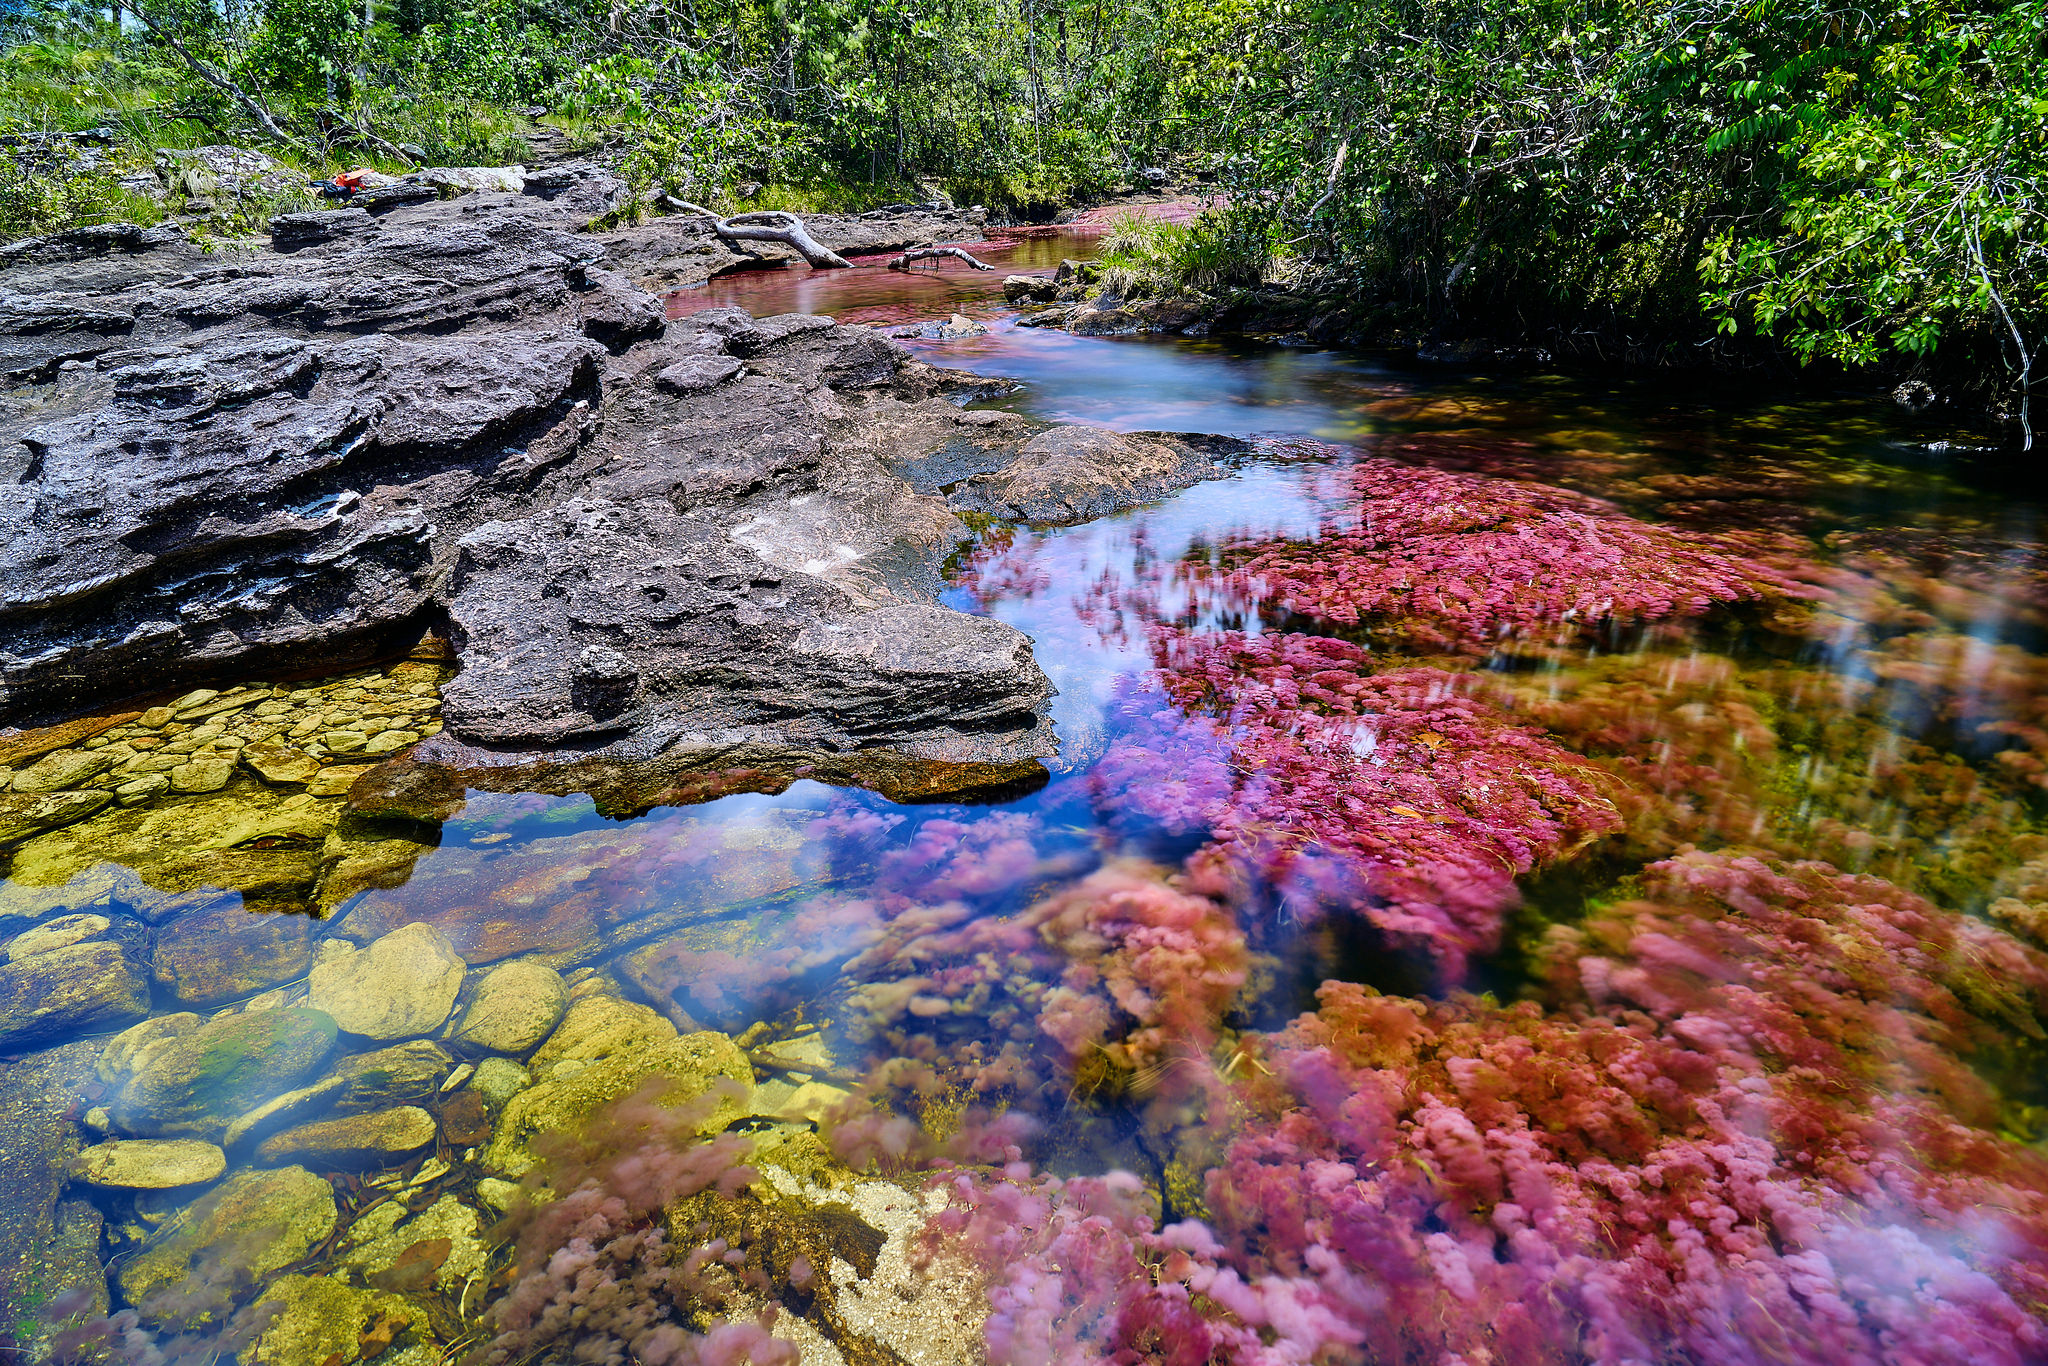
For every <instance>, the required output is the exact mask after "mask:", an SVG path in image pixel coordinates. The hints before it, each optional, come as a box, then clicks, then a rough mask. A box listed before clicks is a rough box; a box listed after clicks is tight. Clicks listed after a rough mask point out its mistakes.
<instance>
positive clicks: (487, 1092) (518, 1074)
mask: <svg viewBox="0 0 2048 1366" xmlns="http://www.w3.org/2000/svg"><path fill="white" fill-rule="evenodd" d="M531 1085H533V1077H532V1076H531V1075H530V1074H529V1073H528V1072H527V1070H526V1069H525V1068H523V1067H521V1066H520V1065H519V1064H518V1063H516V1062H514V1061H512V1060H511V1059H510V1058H485V1059H484V1060H483V1061H482V1062H480V1063H478V1064H477V1065H476V1075H474V1076H472V1077H471V1078H470V1079H469V1089H470V1090H472V1091H474V1092H476V1094H478V1095H479V1096H482V1097H483V1100H484V1104H485V1105H486V1106H488V1107H489V1108H490V1109H492V1110H501V1109H503V1108H504V1107H505V1103H506V1102H507V1101H509V1100H511V1099H512V1097H514V1096H516V1095H518V1094H519V1093H520V1092H521V1091H524V1090H525V1089H526V1088H527V1087H529V1086H531Z"/></svg>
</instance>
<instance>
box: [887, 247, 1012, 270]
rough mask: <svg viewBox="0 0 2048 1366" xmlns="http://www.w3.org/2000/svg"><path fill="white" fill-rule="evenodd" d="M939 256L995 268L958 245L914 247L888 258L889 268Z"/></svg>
mask: <svg viewBox="0 0 2048 1366" xmlns="http://www.w3.org/2000/svg"><path fill="white" fill-rule="evenodd" d="M941 256H954V257H958V258H959V259H960V260H962V261H965V262H966V263H967V264H968V265H970V266H973V267H974V268H975V269H976V270H994V269H995V267H994V266H992V265H989V264H987V263H986V262H983V261H977V260H975V259H974V257H972V256H970V255H969V254H968V253H967V252H965V251H962V250H961V249H960V248H959V247H917V248H914V249H913V250H910V251H906V252H904V253H903V254H902V255H901V256H893V257H891V258H890V259H889V269H891V270H909V269H910V263H911V262H912V261H932V260H937V259H938V258H939V257H941Z"/></svg>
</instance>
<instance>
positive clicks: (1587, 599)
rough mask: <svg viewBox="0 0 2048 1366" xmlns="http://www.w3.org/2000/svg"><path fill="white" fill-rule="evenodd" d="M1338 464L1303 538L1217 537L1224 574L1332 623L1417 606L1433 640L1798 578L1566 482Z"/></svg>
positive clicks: (1545, 624)
mask: <svg viewBox="0 0 2048 1366" xmlns="http://www.w3.org/2000/svg"><path fill="white" fill-rule="evenodd" d="M1348 477H1349V482H1350V491H1351V494H1352V497H1351V499H1350V500H1349V504H1348V506H1346V508H1345V510H1344V512H1343V514H1342V516H1341V517H1340V518H1339V519H1337V520H1335V521H1334V522H1333V523H1331V524H1329V525H1326V526H1325V527H1324V529H1323V532H1322V534H1321V535H1319V536H1318V537H1316V538H1315V539H1314V540H1313V541H1311V542H1306V543H1301V542H1279V543H1269V544H1257V543H1251V544H1226V546H1225V547H1224V559H1225V563H1226V564H1227V565H1228V566H1229V569H1228V580H1229V582H1230V583H1231V584H1232V586H1234V587H1237V588H1239V589H1241V590H1243V591H1245V592H1247V593H1249V594H1251V595H1253V596H1255V597H1257V598H1260V599H1263V600H1266V601H1270V602H1273V603H1276V604H1277V605H1279V606H1280V607H1282V608H1284V609H1286V610H1288V611H1292V612H1297V613H1300V614H1302V615H1305V616H1312V617H1316V618H1319V619H1321V620H1323V621H1326V622H1332V623H1337V624H1340V625H1344V624H1355V623H1357V622H1360V621H1362V620H1365V619H1367V618H1370V617H1373V616H1379V615H1389V616H1400V617H1404V618H1410V619H1419V620H1420V621H1423V622H1427V623H1429V624H1430V625H1431V626H1432V627H1433V628H1434V630H1433V631H1432V634H1434V635H1436V636H1437V637H1438V640H1437V642H1436V643H1437V644H1438V645H1439V648H1448V647H1450V646H1452V645H1454V644H1466V645H1475V644H1476V645H1480V646H1484V645H1485V644H1486V643H1488V642H1490V641H1492V640H1494V639H1496V638H1498V637H1499V636H1501V635H1503V634H1505V633H1507V632H1509V631H1512V630H1529V629H1531V628H1543V629H1545V630H1547V631H1550V632H1560V631H1561V632H1565V633H1570V632H1571V631H1572V630H1573V629H1574V628H1575V627H1576V626H1580V625H1593V624H1596V623H1599V622H1602V621H1607V620H1612V619H1621V620H1654V619H1658V618H1663V617H1669V616H1674V615H1680V614H1690V615H1697V614H1699V613H1702V612H1705V611H1707V610H1709V609H1710V608H1712V607H1714V606H1716V605H1717V604H1721V603H1728V602H1735V601H1740V600H1743V599H1753V598H1756V597H1759V596H1761V594H1762V593H1763V592H1765V591H1767V590H1768V591H1773V592H1776V593H1780V594H1783V593H1792V592H1798V591H1800V586H1799V585H1797V584H1795V583H1794V582H1792V581H1791V580H1789V579H1788V578H1787V577H1786V576H1784V575H1782V574H1780V573H1779V572H1777V571H1776V570H1774V569H1773V568H1771V567H1770V566H1769V565H1766V564H1764V563H1763V562H1761V561H1758V560H1753V559H1749V558H1746V557H1744V556H1742V555H1740V554H1738V553H1735V552H1733V551H1731V550H1727V549H1723V548H1721V547H1720V546H1718V545H1717V543H1716V542H1715V541H1714V540H1713V538H1711V537H1708V536H1704V535H1701V534H1699V533H1695V532H1684V531H1677V530H1673V529H1671V528H1668V527H1663V526H1657V525H1653V524H1651V523H1646V522H1642V521H1638V520H1636V519H1635V518H1632V517H1628V516H1626V515H1624V514H1622V513H1621V512H1620V511H1619V510H1618V509H1617V508H1615V507H1614V506H1613V505H1612V504H1611V503H1607V502H1604V501H1603V500H1600V499H1597V498H1592V497H1589V496H1587V495H1585V494H1580V493H1573V492H1571V491H1569V490H1566V489H1558V488H1550V487H1545V486H1543V485H1538V484H1529V483H1523V482H1520V481H1517V480H1509V479H1497V478H1493V477H1491V476H1488V475H1483V474H1468V473H1459V472H1453V471H1448V470H1419V469H1416V468H1414V467H1412V466H1408V465H1401V464H1396V463H1395V462H1393V461H1391V460H1383V459H1367V460H1362V461H1359V462H1358V463H1357V464H1355V465H1354V466H1352V467H1351V469H1350V470H1349V471H1348Z"/></svg>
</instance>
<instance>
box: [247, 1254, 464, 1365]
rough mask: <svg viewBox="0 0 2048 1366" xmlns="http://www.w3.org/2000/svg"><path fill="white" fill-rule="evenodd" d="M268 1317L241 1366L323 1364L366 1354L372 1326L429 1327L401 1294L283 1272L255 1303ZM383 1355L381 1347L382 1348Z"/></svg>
mask: <svg viewBox="0 0 2048 1366" xmlns="http://www.w3.org/2000/svg"><path fill="white" fill-rule="evenodd" d="M256 1303H257V1306H258V1308H259V1311H260V1310H264V1309H269V1310H272V1311H273V1312H272V1316H271V1318H270V1321H269V1322H268V1323H266V1324H265V1325H264V1327H263V1331H262V1333H261V1334H259V1335H258V1336H257V1338H256V1341H255V1343H254V1344H253V1345H252V1346H251V1347H250V1348H249V1350H248V1351H247V1352H245V1353H244V1354H243V1356H242V1357H241V1361H242V1364H243V1366H320V1364H321V1363H323V1362H341V1363H347V1362H354V1361H360V1360H363V1359H365V1358H366V1357H367V1355H368V1350H367V1349H368V1345H369V1344H367V1343H366V1342H365V1341H364V1339H365V1336H366V1335H367V1334H368V1333H369V1332H370V1330H371V1327H372V1325H373V1324H374V1325H377V1326H379V1327H381V1328H384V1329H387V1330H390V1331H392V1332H393V1333H394V1335H396V1334H398V1333H402V1332H404V1331H405V1330H406V1329H408V1328H413V1327H415V1326H418V1327H424V1326H425V1317H426V1316H425V1315H424V1314H422V1313H421V1312H420V1311H419V1310H418V1309H417V1308H415V1307H414V1306H412V1305H411V1304H410V1303H408V1302H407V1301H406V1300H405V1299H404V1298H402V1297H401V1296H398V1295H393V1294H388V1293H385V1292H383V1291H378V1290H358V1289H356V1288H355V1287H353V1286H350V1285H347V1284H344V1283H343V1282H342V1281H340V1280H338V1279H336V1278H334V1277H331V1276H302V1275H298V1274H296V1273H295V1274H293V1275H289V1276H280V1277H278V1278H277V1280H276V1281H274V1282H272V1283H271V1286H270V1288H269V1289H267V1290H265V1291H264V1292H263V1296H262V1298H261V1299H259V1300H258V1301H257V1302H256ZM377 1355H379V1356H382V1355H383V1351H382V1350H380V1351H379V1352H378V1354H377Z"/></svg>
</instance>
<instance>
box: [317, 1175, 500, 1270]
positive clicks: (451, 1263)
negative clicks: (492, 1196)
mask: <svg viewBox="0 0 2048 1366" xmlns="http://www.w3.org/2000/svg"><path fill="white" fill-rule="evenodd" d="M486 1179H487V1180H488V1179H490V1178H486ZM482 1229H483V1219H482V1216H480V1215H479V1214H478V1213H477V1212H476V1211H475V1210H473V1209H471V1208H470V1207H469V1206H468V1205H465V1204H463V1203H462V1202H461V1201H460V1200H458V1199H456V1198H455V1197H454V1196H452V1195H444V1196H442V1197H441V1198H440V1199H439V1200H436V1201H435V1202H434V1203H433V1204H431V1205H429V1206H427V1208H426V1209H424V1210H422V1211H420V1212H419V1213H418V1214H416V1215H413V1216H411V1217H410V1218H408V1217H407V1215H406V1208H405V1206H404V1204H402V1203H400V1202H398V1201H387V1202H385V1203H384V1204H381V1205H378V1206H377V1207H376V1208H375V1209H372V1210H369V1211H368V1212H366V1213H365V1214H364V1215H363V1216H362V1217H361V1218H360V1219H358V1220H356V1222H355V1223H354V1224H352V1225H350V1227H349V1229H348V1232H346V1233H344V1234H343V1235H342V1249H343V1250H342V1253H341V1259H340V1260H341V1264H342V1265H343V1266H346V1267H349V1268H351V1269H352V1270H354V1271H355V1272H356V1274H357V1275H358V1276H360V1277H361V1278H362V1279H363V1280H364V1281H366V1282H368V1283H369V1284H371V1285H376V1286H382V1287H384V1288H385V1289H388V1290H405V1291H417V1290H442V1291H460V1290H461V1289H462V1287H463V1285H464V1284H465V1283H467V1282H468V1280H469V1278H470V1277H472V1276H474V1275H476V1274H477V1273H478V1272H480V1271H482V1270H483V1269H484V1267H485V1265H486V1263H488V1262H489V1260H490V1250H489V1249H488V1248H486V1247H485V1246H484V1244H483V1241H482V1239H481V1238H480V1237H479V1236H478V1235H479V1234H480V1233H481V1231H482Z"/></svg>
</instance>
